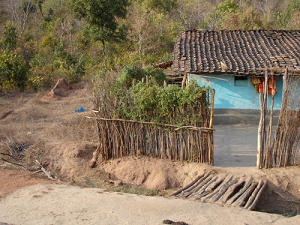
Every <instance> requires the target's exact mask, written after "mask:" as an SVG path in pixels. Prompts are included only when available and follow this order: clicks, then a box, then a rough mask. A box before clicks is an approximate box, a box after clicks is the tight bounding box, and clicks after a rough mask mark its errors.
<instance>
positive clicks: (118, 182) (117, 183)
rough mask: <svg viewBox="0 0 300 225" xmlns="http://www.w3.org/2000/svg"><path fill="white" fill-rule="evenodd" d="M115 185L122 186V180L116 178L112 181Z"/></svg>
mask: <svg viewBox="0 0 300 225" xmlns="http://www.w3.org/2000/svg"><path fill="white" fill-rule="evenodd" d="M114 184H115V186H122V185H123V181H121V180H116V181H114Z"/></svg>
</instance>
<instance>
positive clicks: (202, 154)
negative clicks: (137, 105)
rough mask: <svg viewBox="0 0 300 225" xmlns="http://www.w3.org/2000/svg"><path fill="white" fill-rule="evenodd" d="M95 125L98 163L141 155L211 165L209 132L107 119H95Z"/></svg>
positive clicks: (190, 128) (208, 130) (192, 128)
mask: <svg viewBox="0 0 300 225" xmlns="http://www.w3.org/2000/svg"><path fill="white" fill-rule="evenodd" d="M97 123H98V129H99V140H100V147H99V150H98V151H99V155H100V157H101V160H109V159H116V158H120V157H124V156H139V155H144V156H149V157H154V158H167V159H171V160H180V161H190V162H198V163H209V164H212V163H213V154H210V153H211V152H213V150H212V149H211V148H213V145H212V143H213V135H212V133H213V131H214V129H212V128H206V127H193V126H185V127H179V126H175V125H167V124H157V123H152V122H141V121H133V120H123V119H107V118H97ZM209 149H211V151H209Z"/></svg>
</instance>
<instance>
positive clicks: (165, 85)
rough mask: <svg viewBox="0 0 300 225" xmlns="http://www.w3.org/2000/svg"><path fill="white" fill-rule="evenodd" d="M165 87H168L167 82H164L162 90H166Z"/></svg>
mask: <svg viewBox="0 0 300 225" xmlns="http://www.w3.org/2000/svg"><path fill="white" fill-rule="evenodd" d="M167 87H168V84H167V81H165V80H164V88H167Z"/></svg>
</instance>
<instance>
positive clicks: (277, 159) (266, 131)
mask: <svg viewBox="0 0 300 225" xmlns="http://www.w3.org/2000/svg"><path fill="white" fill-rule="evenodd" d="M298 72H299V71H298ZM292 73H295V70H294V69H293V70H292ZM299 80H300V79H298V81H297V79H294V80H293V81H288V69H286V70H285V73H284V76H283V91H282V107H281V110H280V115H279V119H278V123H277V127H276V130H275V132H274V134H273V133H272V126H273V105H274V97H272V100H271V101H272V102H271V109H270V111H269V126H266V123H267V121H266V113H267V95H268V93H267V86H266V85H265V87H264V93H261V94H260V106H261V119H260V123H259V129H258V146H257V150H258V153H257V167H258V168H259V169H261V168H272V167H286V166H294V165H300V130H299V128H300V111H299V103H300V97H299V96H298V95H299V89H298V84H299ZM267 81H268V71H265V84H266V83H267ZM297 92H298V93H297ZM294 101H296V102H294Z"/></svg>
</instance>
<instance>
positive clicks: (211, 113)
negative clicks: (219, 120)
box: [208, 89, 215, 166]
mask: <svg viewBox="0 0 300 225" xmlns="http://www.w3.org/2000/svg"><path fill="white" fill-rule="evenodd" d="M214 104H215V89H213V90H212V93H211V105H210V121H209V128H212V127H213V121H214V119H213V118H214ZM209 134H210V141H211V147H210V148H209V153H208V157H209V159H208V161H209V164H210V165H212V166H213V165H214V133H213V131H211V132H210V133H209Z"/></svg>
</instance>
